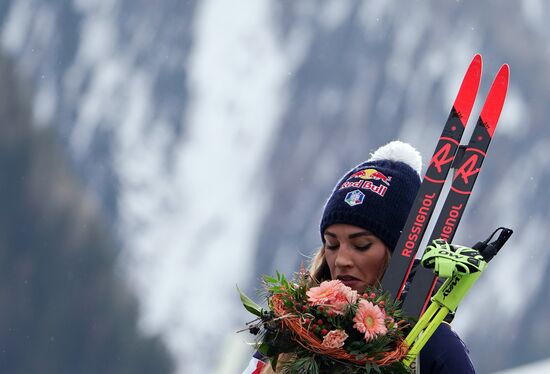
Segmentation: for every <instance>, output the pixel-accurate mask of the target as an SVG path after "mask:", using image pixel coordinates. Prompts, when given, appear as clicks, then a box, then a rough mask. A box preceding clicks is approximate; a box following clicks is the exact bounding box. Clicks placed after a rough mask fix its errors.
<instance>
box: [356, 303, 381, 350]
mask: <svg viewBox="0 0 550 374" xmlns="http://www.w3.org/2000/svg"><path fill="white" fill-rule="evenodd" d="M384 319H385V316H384V313H383V312H382V310H381V309H380V307H379V306H377V305H374V304H373V303H371V302H370V301H366V300H361V301H359V307H358V308H357V313H355V317H353V322H355V324H354V325H353V327H354V328H356V329H357V330H359V332H362V333H364V334H365V340H366V341H367V342H368V341H370V340H372V339H374V338H375V337H376V336H378V335H385V334H386V333H387V332H388V329H387V328H386V324H385V323H384V322H385V321H384Z"/></svg>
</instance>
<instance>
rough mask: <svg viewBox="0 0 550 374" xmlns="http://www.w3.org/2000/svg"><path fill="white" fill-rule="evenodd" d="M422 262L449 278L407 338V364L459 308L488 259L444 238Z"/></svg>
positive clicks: (438, 241)
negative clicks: (450, 314)
mask: <svg viewBox="0 0 550 374" xmlns="http://www.w3.org/2000/svg"><path fill="white" fill-rule="evenodd" d="M421 263H422V266H424V267H426V268H429V269H433V270H434V272H435V273H436V274H437V275H438V276H440V277H445V278H447V280H446V281H445V283H444V284H443V286H441V288H440V289H439V291H438V292H437V293H436V294H435V295H434V296H433V297H432V298H431V301H432V302H431V304H430V306H429V307H428V309H427V310H426V312H425V313H424V314H423V315H422V317H421V318H420V320H419V321H418V322H417V323H416V325H415V326H414V328H413V329H412V330H411V332H410V333H409V335H407V337H406V339H405V343H406V344H407V345H408V346H409V347H410V348H409V354H408V355H407V357H406V358H405V359H404V360H403V362H404V363H405V364H406V365H407V366H410V365H411V364H412V363H413V362H414V360H415V359H416V356H417V355H418V353H420V350H421V349H422V348H423V347H424V345H425V344H426V342H427V341H428V339H430V337H431V336H432V334H433V333H434V332H435V330H436V329H437V327H438V326H439V325H440V323H441V322H442V321H443V320H444V319H445V317H446V316H447V314H448V313H454V312H455V311H456V309H457V307H458V304H460V302H461V301H462V299H463V298H464V296H465V295H466V294H467V293H468V291H469V290H470V288H471V287H472V286H473V285H474V283H475V282H476V281H477V279H478V278H479V276H480V275H481V273H482V272H483V271H484V270H485V269H486V267H487V262H486V261H485V260H484V259H483V256H482V255H481V254H480V252H479V251H478V250H477V249H473V248H468V247H463V246H456V245H451V244H449V243H447V242H445V241H444V240H442V239H438V240H434V241H433V242H432V244H431V245H430V246H428V247H427V248H426V251H425V252H424V255H423V256H422V261H421Z"/></svg>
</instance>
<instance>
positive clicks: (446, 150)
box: [428, 143, 455, 173]
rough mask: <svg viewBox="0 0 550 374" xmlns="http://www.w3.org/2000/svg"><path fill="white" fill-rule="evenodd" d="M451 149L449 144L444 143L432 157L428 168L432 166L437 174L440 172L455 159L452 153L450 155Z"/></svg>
mask: <svg viewBox="0 0 550 374" xmlns="http://www.w3.org/2000/svg"><path fill="white" fill-rule="evenodd" d="M451 148H452V147H451V144H449V143H446V144H444V145H443V147H441V148H440V149H439V150H438V151H437V153H435V154H434V155H433V157H432V160H431V161H430V166H431V165H434V166H435V167H436V169H437V172H438V173H441V172H442V166H443V165H447V164H448V163H451V162H452V161H453V160H454V158H455V157H454V153H451ZM428 167H429V166H428Z"/></svg>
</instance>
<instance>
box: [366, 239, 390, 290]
mask: <svg viewBox="0 0 550 374" xmlns="http://www.w3.org/2000/svg"><path fill="white" fill-rule="evenodd" d="M373 249H374V248H373ZM361 262H362V264H361V266H360V267H361V269H362V270H363V274H364V276H365V279H367V280H368V283H370V284H374V283H375V282H376V281H377V280H378V277H379V276H380V275H381V274H382V270H383V268H384V265H385V263H386V250H385V248H383V247H382V248H376V250H373V251H370V252H369V253H368V254H366V255H365V256H364V257H363V258H362V261H361Z"/></svg>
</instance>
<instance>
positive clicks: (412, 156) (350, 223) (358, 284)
mask: <svg viewBox="0 0 550 374" xmlns="http://www.w3.org/2000/svg"><path fill="white" fill-rule="evenodd" d="M421 165H422V160H421V157H420V154H419V153H418V152H417V151H416V150H415V149H414V148H413V147H412V146H410V145H409V144H406V143H403V142H399V141H395V142H391V143H389V144H387V145H385V146H383V147H381V148H379V149H378V150H377V151H376V152H375V153H374V154H372V157H371V158H370V159H369V160H367V161H365V162H363V163H361V164H360V165H358V166H357V167H355V168H354V169H352V170H351V171H349V172H348V173H346V174H345V175H344V177H343V178H342V179H341V180H340V181H339V182H338V183H337V184H336V186H335V188H334V189H333V191H332V193H331V195H330V197H329V198H328V200H327V202H326V204H325V207H324V211H323V216H322V219H321V227H320V229H321V238H322V243H323V244H322V247H321V248H320V249H319V251H318V252H317V254H316V255H315V257H314V259H313V262H312V264H311V268H310V272H311V274H312V275H313V276H314V277H315V279H317V280H318V281H319V282H321V281H324V280H331V279H339V280H341V281H342V282H343V283H344V284H345V285H347V286H349V287H351V288H352V289H354V290H357V291H359V292H362V291H363V290H364V289H365V287H367V286H368V285H375V284H377V283H378V282H379V281H380V279H381V278H382V276H383V274H384V272H385V270H386V267H387V265H388V263H389V259H390V256H391V254H392V252H393V249H394V248H395V246H396V244H397V240H398V238H399V235H400V233H401V230H402V228H403V226H404V224H405V221H406V219H407V215H408V212H409V210H410V209H411V206H412V203H413V201H414V199H415V197H416V193H417V192H418V189H419V187H420V169H421ZM281 359H284V358H281ZM416 366H417V372H419V373H421V374H428V373H430V374H431V373H446V374H449V373H450V374H452V373H460V374H465V373H466V374H467V373H474V372H475V371H474V368H473V365H472V363H471V361H470V359H469V357H468V351H467V349H466V347H465V346H464V343H462V341H461V340H460V338H459V337H458V336H457V335H456V334H455V333H454V332H453V331H452V330H451V328H450V325H448V324H445V323H444V324H442V325H441V326H440V327H439V328H438V329H437V330H436V332H435V333H434V335H433V336H432V337H431V339H430V340H429V341H428V343H427V344H426V346H425V347H424V348H423V350H422V351H421V353H420V356H419V359H417V362H416ZM245 373H247V374H248V373H253V374H256V373H274V371H273V370H272V369H271V367H270V365H269V364H264V363H263V361H262V359H261V357H260V356H259V355H258V354H256V355H255V358H253V360H252V361H251V362H250V364H249V366H248V368H247V369H246V370H245V371H244V373H243V374H245Z"/></svg>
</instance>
